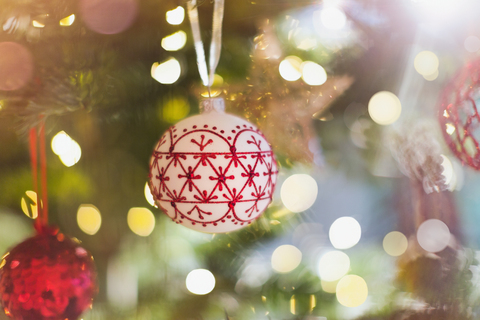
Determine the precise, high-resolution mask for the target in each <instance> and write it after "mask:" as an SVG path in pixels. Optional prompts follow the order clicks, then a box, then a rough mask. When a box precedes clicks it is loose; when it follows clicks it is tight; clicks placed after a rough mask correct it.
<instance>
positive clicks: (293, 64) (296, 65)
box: [278, 56, 302, 81]
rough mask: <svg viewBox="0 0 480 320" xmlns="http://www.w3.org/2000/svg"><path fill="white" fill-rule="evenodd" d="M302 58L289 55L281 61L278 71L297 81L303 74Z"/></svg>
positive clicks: (283, 76)
mask: <svg viewBox="0 0 480 320" xmlns="http://www.w3.org/2000/svg"><path fill="white" fill-rule="evenodd" d="M301 66H302V59H300V58H299V57H297V56H288V57H286V58H285V59H283V60H282V61H281V62H280V65H279V66H278V71H279V72H280V76H281V77H282V78H283V79H285V80H287V81H297V80H298V79H300V77H301V76H302V67H301Z"/></svg>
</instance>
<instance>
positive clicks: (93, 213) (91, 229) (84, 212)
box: [77, 204, 102, 235]
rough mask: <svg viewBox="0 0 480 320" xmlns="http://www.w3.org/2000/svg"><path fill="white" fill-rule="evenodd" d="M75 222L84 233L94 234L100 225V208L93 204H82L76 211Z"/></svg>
mask: <svg viewBox="0 0 480 320" xmlns="http://www.w3.org/2000/svg"><path fill="white" fill-rule="evenodd" d="M77 223H78V226H79V227H80V229H81V230H82V231H83V232H85V233H86V234H89V235H94V234H96V233H97V232H98V230H100V226H101V225H102V216H101V214H100V210H98V208H97V207H95V206H94V205H91V204H82V205H81V206H80V208H78V211H77Z"/></svg>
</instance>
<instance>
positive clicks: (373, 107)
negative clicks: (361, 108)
mask: <svg viewBox="0 0 480 320" xmlns="http://www.w3.org/2000/svg"><path fill="white" fill-rule="evenodd" d="M368 113H369V115H370V117H371V118H372V120H373V121H375V122H376V123H378V124H380V125H384V126H385V125H389V124H392V123H394V122H395V121H397V120H398V118H399V117H400V114H401V113H402V104H401V103H400V100H399V99H398V97H397V96H396V95H395V94H393V93H391V92H389V91H380V92H377V93H375V94H374V95H373V96H372V97H371V98H370V101H369V102H368Z"/></svg>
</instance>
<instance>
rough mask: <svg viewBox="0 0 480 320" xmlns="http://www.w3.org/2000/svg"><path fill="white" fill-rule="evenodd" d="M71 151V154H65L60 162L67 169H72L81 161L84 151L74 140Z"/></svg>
mask: <svg viewBox="0 0 480 320" xmlns="http://www.w3.org/2000/svg"><path fill="white" fill-rule="evenodd" d="M70 150H71V151H70V152H69V153H64V154H61V155H60V156H59V157H60V161H62V163H63V164H64V165H65V166H66V167H71V166H73V165H74V164H76V163H77V162H78V161H80V158H81V157H82V149H81V148H80V145H79V144H78V143H77V142H76V141H74V140H72V144H71V149H70Z"/></svg>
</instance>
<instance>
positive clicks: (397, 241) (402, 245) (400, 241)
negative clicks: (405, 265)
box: [383, 231, 408, 257]
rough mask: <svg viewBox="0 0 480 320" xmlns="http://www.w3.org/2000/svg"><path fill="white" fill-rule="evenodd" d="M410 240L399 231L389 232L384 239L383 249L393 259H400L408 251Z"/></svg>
mask: <svg viewBox="0 0 480 320" xmlns="http://www.w3.org/2000/svg"><path fill="white" fill-rule="evenodd" d="M407 247H408V239H407V237H406V236H405V235H404V234H403V233H401V232H398V231H392V232H389V233H388V234H387V235H386V236H385V237H384V238H383V249H384V250H385V252H386V253H387V254H389V255H391V256H392V257H398V256H400V255H402V254H404V253H405V251H407Z"/></svg>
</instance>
